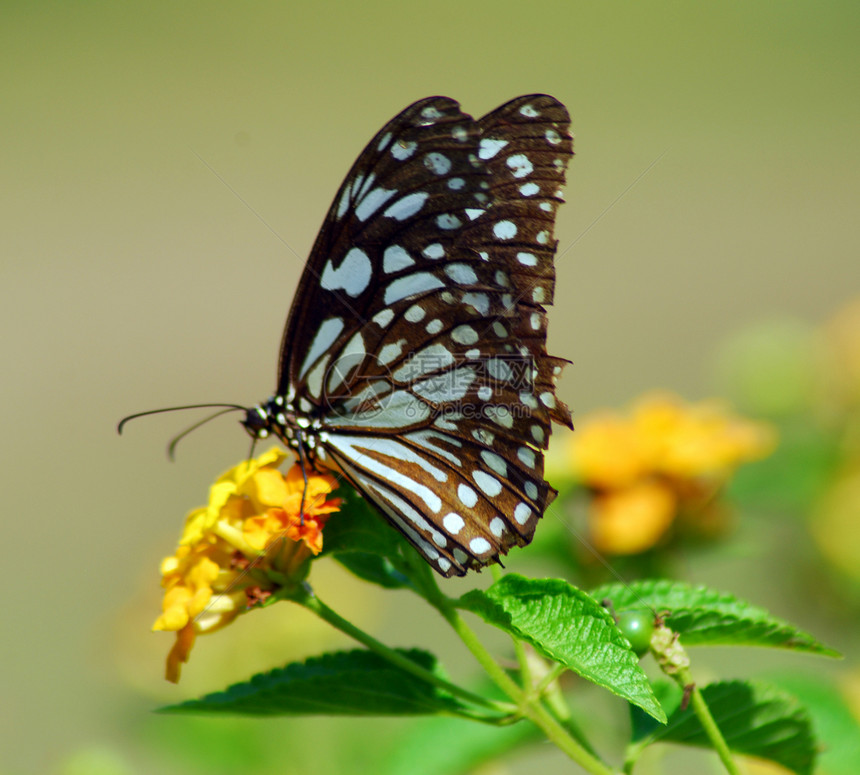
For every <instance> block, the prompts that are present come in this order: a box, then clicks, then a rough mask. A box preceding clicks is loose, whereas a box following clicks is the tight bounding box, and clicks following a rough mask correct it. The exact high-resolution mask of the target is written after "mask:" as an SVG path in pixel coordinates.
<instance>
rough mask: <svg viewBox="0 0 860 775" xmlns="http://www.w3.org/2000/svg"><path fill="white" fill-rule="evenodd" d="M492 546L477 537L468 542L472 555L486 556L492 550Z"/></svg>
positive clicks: (484, 539)
mask: <svg viewBox="0 0 860 775" xmlns="http://www.w3.org/2000/svg"><path fill="white" fill-rule="evenodd" d="M492 548H493V547H492V544H490V542H489V541H488V540H487V539H486V538H482V537H481V536H478V537H477V538H473V539H472V540H471V541H469V549H470V550H471V552H472V554H486V553H487V552H489V551H490V549H492Z"/></svg>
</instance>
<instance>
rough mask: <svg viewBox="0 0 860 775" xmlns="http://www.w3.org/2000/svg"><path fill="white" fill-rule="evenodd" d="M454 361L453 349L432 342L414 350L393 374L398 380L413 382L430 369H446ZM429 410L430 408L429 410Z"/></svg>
mask: <svg viewBox="0 0 860 775" xmlns="http://www.w3.org/2000/svg"><path fill="white" fill-rule="evenodd" d="M453 363H454V356H453V355H452V354H451V351H450V350H449V349H448V348H447V347H445V346H444V345H441V344H438V343H437V344H431V345H428V346H427V347H424V348H423V349H421V350H418V351H417V352H414V353H413V354H412V355H411V356H410V357H409V360H407V361H406V363H404V364H403V365H402V366H401V367H400V368H399V369H397V371H395V372H394V373H393V374H392V376H393V377H394V379H395V380H396V381H397V382H411V381H412V380H415V379H418V378H419V377H422V376H424V375H425V374H426V373H428V372H430V371H438V370H440V369H445V368H447V367H448V366H451V365H452V364H453ZM428 411H429V410H428Z"/></svg>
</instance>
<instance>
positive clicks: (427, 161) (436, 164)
mask: <svg viewBox="0 0 860 775" xmlns="http://www.w3.org/2000/svg"><path fill="white" fill-rule="evenodd" d="M424 166H425V167H427V169H428V170H430V171H431V172H434V173H436V174H437V175H446V174H447V173H448V172H450V171H451V160H450V159H449V158H448V157H447V156H445V154H443V153H438V152H436V151H434V152H433V153H428V154H427V155H426V156H425V157H424Z"/></svg>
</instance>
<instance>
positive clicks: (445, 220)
mask: <svg viewBox="0 0 860 775" xmlns="http://www.w3.org/2000/svg"><path fill="white" fill-rule="evenodd" d="M436 225H437V226H438V227H439V228H440V229H459V228H460V227H461V226H462V225H463V222H462V221H461V220H460V219H459V218H458V217H457V216H456V215H452V214H451V213H442V214H441V215H437V216H436Z"/></svg>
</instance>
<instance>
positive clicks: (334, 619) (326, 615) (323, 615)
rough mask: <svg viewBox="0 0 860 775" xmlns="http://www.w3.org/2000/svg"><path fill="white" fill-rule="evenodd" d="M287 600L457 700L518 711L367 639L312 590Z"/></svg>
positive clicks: (507, 711)
mask: <svg viewBox="0 0 860 775" xmlns="http://www.w3.org/2000/svg"><path fill="white" fill-rule="evenodd" d="M288 599H289V600H292V601H293V602H294V603H298V604H299V605H300V606H302V607H303V608H306V609H307V610H308V611H311V612H312V613H314V614H316V615H317V616H319V617H320V619H322V620H323V621H325V622H327V623H328V624H330V625H331V626H332V627H334V628H335V629H337V630H340V631H341V632H343V633H344V634H346V635H349V637H351V638H353V639H355V640H357V641H358V642H359V643H361V644H362V645H364V646H367V648H369V649H370V650H371V651H374V652H376V653H377V654H379V656H381V657H383V658H384V659H386V660H387V661H389V662H391V664H393V665H397V667H399V668H402V669H403V670H405V671H406V672H408V673H411V674H412V675H414V676H416V677H417V678H420V679H421V680H422V681H425V682H426V683H429V684H432V685H435V686H438V687H440V688H442V689H444V690H445V691H447V692H449V693H450V694H453V695H454V696H456V697H461V698H463V699H464V700H466V701H468V702H471V703H473V704H474V705H478V706H481V707H484V708H489V709H491V710H493V711H496V712H497V713H501V714H503V715H504V716H510V715H511V713H512V712H515V711H516V709H515V708H513V707H511V706H510V705H508V704H507V703H501V702H496V701H494V700H490V699H487V698H486V697H481V696H480V695H479V694H474V693H473V692H470V691H469V690H468V689H464V688H462V687H461V686H457V685H456V684H453V683H451V682H450V681H446V680H445V679H444V678H440V677H439V676H438V675H435V674H434V673H431V672H430V671H429V670H425V669H424V668H423V667H421V666H420V665H419V664H417V663H415V662H413V661H412V660H411V659H409V657H407V656H404V655H403V654H401V653H400V652H399V651H395V650H394V649H392V648H389V647H388V646H386V645H385V644H384V643H381V642H380V641H378V640H376V638H374V637H373V636H371V635H368V634H367V633H366V632H364V630H361V629H359V628H358V627H356V626H355V625H354V624H352V623H351V622H349V621H347V620H346V619H344V618H343V617H342V616H340V615H339V614H337V613H336V612H335V611H333V610H332V609H331V608H329V607H328V606H327V605H326V604H325V603H323V602H322V600H320V599H319V598H318V597H317V596H316V595H315V594H314V593H313V592H312V591H311V590H310V588H307V587H299V588H298V590H297V591H295V592H293V593H292V594H291V595H290V596H289V598H288ZM479 718H480V719H481V720H484V721H489V720H490V719H487V718H486V717H484V716H481V717H479Z"/></svg>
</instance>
